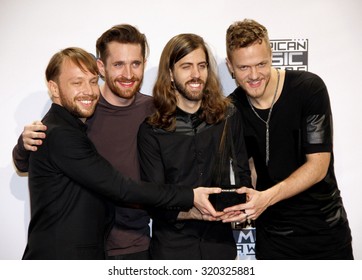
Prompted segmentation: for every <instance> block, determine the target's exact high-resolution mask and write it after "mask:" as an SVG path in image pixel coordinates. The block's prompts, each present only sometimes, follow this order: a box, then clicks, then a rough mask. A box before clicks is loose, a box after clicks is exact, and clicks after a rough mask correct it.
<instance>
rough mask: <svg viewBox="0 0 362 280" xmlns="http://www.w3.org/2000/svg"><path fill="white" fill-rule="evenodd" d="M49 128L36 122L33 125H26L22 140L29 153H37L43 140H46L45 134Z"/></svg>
mask: <svg viewBox="0 0 362 280" xmlns="http://www.w3.org/2000/svg"><path fill="white" fill-rule="evenodd" d="M46 130H47V127H46V126H45V125H43V124H42V122H40V121H34V122H33V123H31V124H29V125H26V126H25V127H24V131H23V133H22V140H23V143H24V148H25V149H26V150H28V151H33V152H34V151H36V150H37V149H38V147H37V146H40V145H42V144H43V141H42V139H45V137H46V135H45V132H44V131H46Z"/></svg>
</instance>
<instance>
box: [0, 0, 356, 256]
mask: <svg viewBox="0 0 362 280" xmlns="http://www.w3.org/2000/svg"><path fill="white" fill-rule="evenodd" d="M0 11H1V16H0V37H1V38H2V43H1V46H0V50H1V52H0V61H1V66H2V67H0V77H1V83H0V97H1V100H2V102H0V119H1V120H2V126H1V141H0V185H1V188H0V221H1V230H0V259H2V260H17V259H20V258H21V257H22V254H23V251H24V248H25V245H26V238H27V229H28V224H29V220H30V203H29V194H28V188H27V176H26V174H18V173H17V172H16V170H15V168H14V166H13V163H12V154H11V151H12V148H13V147H14V145H15V144H16V141H17V138H18V136H19V135H20V133H21V131H22V130H23V127H24V125H26V124H28V123H30V122H32V121H34V120H39V119H41V117H42V116H43V115H44V113H45V112H46V111H47V110H48V108H49V106H50V99H49V95H48V93H47V88H46V84H45V81H44V70H45V67H46V65H47V63H48V61H49V59H50V57H51V56H52V55H53V54H54V53H55V52H57V51H58V50H60V49H63V48H65V47H70V46H77V47H81V48H84V49H86V50H88V51H89V52H91V53H95V42H96V39H97V38H98V37H99V36H100V35H101V34H102V33H103V32H104V31H105V30H107V29H109V28H110V27H111V26H113V25H116V24H120V23H129V24H132V25H135V26H137V27H138V28H139V30H140V31H141V32H143V33H145V34H146V36H147V38H148V42H149V45H150V55H149V57H148V61H147V67H146V70H145V78H144V82H143V86H142V92H143V93H145V94H151V91H152V86H153V82H154V79H155V76H156V73H157V65H158V60H159V57H160V54H161V51H162V49H163V47H164V45H165V44H166V42H167V41H168V40H169V39H170V38H171V37H173V36H174V35H177V34H179V33H196V34H198V35H201V36H202V37H204V39H205V41H206V42H207V43H208V44H209V46H210V47H211V49H212V52H213V54H214V55H215V58H216V60H217V63H218V66H219V74H220V77H221V80H222V84H223V88H224V91H225V95H227V94H229V93H230V92H232V91H233V90H234V88H235V83H234V80H232V79H231V77H230V75H229V73H228V70H227V67H226V64H225V57H226V51H225V33H226V29H227V28H228V26H229V25H230V24H231V23H233V22H234V21H237V20H242V19H244V18H252V19H255V20H257V21H259V22H260V23H262V24H263V25H265V26H266V27H267V28H268V30H269V35H270V39H271V45H272V48H273V51H274V54H273V65H274V66H275V67H278V68H285V69H298V70H303V71H311V72H314V73H316V74H318V75H319V76H321V77H322V78H323V80H324V81H325V83H326V85H327V87H328V90H329V93H330V99H331V104H332V110H333V117H334V141H335V142H334V150H335V171H336V175H337V180H338V183H339V187H340V189H341V193H342V197H343V200H344V204H345V207H346V210H347V212H348V217H349V221H350V226H351V229H352V235H353V247H354V253H355V258H356V259H362V219H361V214H362V209H361V207H360V197H362V188H361V187H360V186H359V185H360V181H361V179H360V173H361V168H362V149H361V148H360V142H361V140H360V139H361V138H362V125H361V122H362V117H361V116H360V115H359V111H360V107H361V104H362V94H361V83H360V77H359V76H360V65H362V55H361V51H360V50H361V45H362V31H361V28H360V27H361V26H362V17H361V16H360V12H361V11H362V2H361V1H355V0H346V1H343V3H342V2H341V1H338V0H317V1H315V0H304V1H295V0H290V1H282V0H260V1H258V2H257V3H255V2H253V1H244V0H226V1H225V0H208V1H207V0H205V1H203V0H201V1H194V0H183V1H172V0H171V1H170V0H159V1H147V0H138V1H122V0H104V1H102V2H100V1H95V0H87V1H86V0H79V1H71V0H63V1H45V0H44V1H41V0H33V1H25V0H24V1H21V0H2V1H1V2H0ZM234 236H235V240H236V243H237V247H238V258H239V259H254V258H255V255H254V253H255V252H254V249H255V242H256V240H255V229H254V228H242V229H240V228H236V229H235V230H234Z"/></svg>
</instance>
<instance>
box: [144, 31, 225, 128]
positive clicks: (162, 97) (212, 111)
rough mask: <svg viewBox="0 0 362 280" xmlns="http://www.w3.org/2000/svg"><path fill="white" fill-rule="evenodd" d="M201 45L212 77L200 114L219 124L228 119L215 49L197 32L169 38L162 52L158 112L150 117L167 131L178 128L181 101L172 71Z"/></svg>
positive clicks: (156, 95) (156, 91)
mask: <svg viewBox="0 0 362 280" xmlns="http://www.w3.org/2000/svg"><path fill="white" fill-rule="evenodd" d="M198 48H201V49H202V50H203V51H204V52H205V56H206V62H207V65H208V78H207V81H206V84H205V89H204V95H203V98H202V101H201V109H202V114H201V115H200V117H201V118H202V119H203V120H204V121H205V122H206V123H208V124H213V123H217V122H219V121H221V120H223V119H224V118H225V115H226V108H227V106H228V104H229V101H228V100H227V99H226V98H225V97H224V95H223V93H222V89H221V83H220V80H219V78H218V76H217V71H216V69H217V68H216V62H215V60H214V58H213V56H212V54H211V52H210V51H209V49H208V47H207V45H206V43H205V42H204V40H203V38H202V37H200V36H198V35H195V34H179V35H177V36H175V37H173V38H172V39H171V40H170V41H168V43H167V44H166V46H165V48H164V49H163V51H162V54H161V58H160V62H159V67H158V74H157V79H156V82H155V85H154V87H153V98H154V104H155V109H156V112H155V113H154V114H153V115H151V116H150V117H149V118H148V123H149V124H150V125H152V126H154V127H157V128H162V129H165V130H167V131H173V130H175V125H176V119H175V114H176V105H177V100H176V95H175V89H174V85H173V82H172V81H171V75H170V71H172V70H173V68H174V66H175V64H176V63H177V62H178V61H179V60H180V59H182V58H183V57H185V56H186V55H188V54H189V53H191V52H192V51H194V50H196V49H198Z"/></svg>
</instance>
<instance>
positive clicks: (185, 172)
mask: <svg viewBox="0 0 362 280" xmlns="http://www.w3.org/2000/svg"><path fill="white" fill-rule="evenodd" d="M153 98H154V105H155V109H156V111H155V113H154V114H153V115H151V116H150V117H149V118H148V119H147V120H146V121H145V122H144V123H143V124H142V125H141V126H140V130H139V134H138V149H139V154H140V164H141V178H142V179H143V180H145V181H150V182H157V183H173V184H191V185H194V184H202V185H205V186H213V185H230V184H231V183H236V184H237V185H238V186H239V185H242V186H250V185H251V181H250V170H249V167H248V160H247V155H246V150H245V145H244V140H243V139H244V137H243V129H242V125H241V119H240V114H239V112H237V110H236V109H235V108H234V107H233V106H232V105H231V104H230V102H228V100H227V99H226V98H225V97H224V96H223V93H222V90H221V85H220V81H219V79H218V77H217V73H216V65H215V61H214V59H213V57H212V55H211V53H210V51H209V49H208V48H207V45H206V43H205V42H204V40H203V38H202V37H200V36H198V35H195V34H180V35H177V36H175V37H173V38H172V39H171V40H170V41H169V42H168V43H167V44H166V46H165V48H164V49H163V52H162V54H161V59H160V62H159V68H158V76H157V80H156V83H155V85H154V88H153ZM230 147H232V149H230ZM231 150H232V151H233V153H232V154H233V155H234V156H232V154H231V153H229V152H230V151H231ZM231 158H233V172H234V175H235V179H234V180H235V182H231V181H230V175H231V172H230V160H231ZM219 170H222V171H219ZM234 214H235V213H233V214H232V215H234ZM151 216H152V218H153V223H152V240H151V246H150V252H151V258H153V259H235V257H236V244H235V241H234V238H233V233H232V228H231V225H230V223H222V222H221V221H219V220H218V219H215V218H213V217H210V216H208V215H202V213H200V212H199V211H198V210H197V209H195V208H193V209H191V210H190V211H188V212H182V211H179V210H173V211H172V210H168V211H166V210H157V209H152V210H151ZM238 217H239V220H240V221H244V220H245V218H246V215H241V214H240V215H238ZM223 218H225V217H223Z"/></svg>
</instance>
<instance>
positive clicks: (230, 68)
mask: <svg viewBox="0 0 362 280" xmlns="http://www.w3.org/2000/svg"><path fill="white" fill-rule="evenodd" d="M225 62H226V66H227V67H228V69H229V73H230V74H231V77H233V79H235V74H234V70H233V67H232V65H231V62H230V60H229V59H228V58H225Z"/></svg>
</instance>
